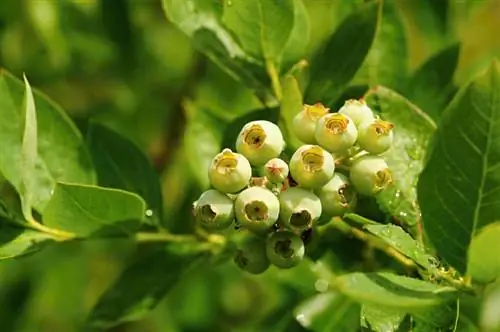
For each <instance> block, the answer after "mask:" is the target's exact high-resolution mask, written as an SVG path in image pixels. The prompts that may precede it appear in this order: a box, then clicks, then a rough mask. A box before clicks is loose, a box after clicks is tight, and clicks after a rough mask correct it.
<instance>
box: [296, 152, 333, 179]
mask: <svg viewBox="0 0 500 332" xmlns="http://www.w3.org/2000/svg"><path fill="white" fill-rule="evenodd" d="M334 171H335V161H334V160H333V157H332V155H331V154H330V153H328V152H327V151H325V150H324V149H323V148H322V147H320V146H319V145H303V146H301V147H300V148H298V149H297V150H296V151H295V152H294V154H293V155H292V158H291V159H290V174H291V175H292V178H293V180H294V181H295V182H297V184H298V185H300V186H301V187H303V188H312V189H314V188H320V187H322V186H324V185H325V184H326V183H327V182H328V181H329V180H330V179H331V178H332V177H333V172H334Z"/></svg>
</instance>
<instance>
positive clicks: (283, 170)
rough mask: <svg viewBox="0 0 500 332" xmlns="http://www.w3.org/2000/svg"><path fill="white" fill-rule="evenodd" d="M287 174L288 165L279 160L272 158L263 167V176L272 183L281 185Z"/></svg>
mask: <svg viewBox="0 0 500 332" xmlns="http://www.w3.org/2000/svg"><path fill="white" fill-rule="evenodd" d="M288 172H289V169H288V164H287V163H286V162H285V161H284V160H282V159H279V158H273V159H271V160H269V161H268V162H267V163H266V164H265V165H264V174H265V175H266V178H267V179H268V180H269V182H272V183H283V181H285V179H286V178H287V177H288Z"/></svg>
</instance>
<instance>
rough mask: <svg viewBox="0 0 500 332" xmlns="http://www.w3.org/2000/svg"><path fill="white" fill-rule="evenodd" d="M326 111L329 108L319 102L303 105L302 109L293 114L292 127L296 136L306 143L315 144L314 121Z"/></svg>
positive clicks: (326, 112)
mask: <svg viewBox="0 0 500 332" xmlns="http://www.w3.org/2000/svg"><path fill="white" fill-rule="evenodd" d="M328 111H330V109H329V108H326V107H325V106H324V105H323V104H321V103H316V104H314V105H307V104H306V105H304V108H303V109H302V111H301V112H299V113H297V115H295V117H294V118H293V122H292V129H293V132H294V133H295V135H296V136H297V138H298V139H299V140H301V141H302V142H304V143H306V144H316V139H315V138H314V132H315V130H316V122H318V119H319V118H321V117H322V116H323V115H325V114H328Z"/></svg>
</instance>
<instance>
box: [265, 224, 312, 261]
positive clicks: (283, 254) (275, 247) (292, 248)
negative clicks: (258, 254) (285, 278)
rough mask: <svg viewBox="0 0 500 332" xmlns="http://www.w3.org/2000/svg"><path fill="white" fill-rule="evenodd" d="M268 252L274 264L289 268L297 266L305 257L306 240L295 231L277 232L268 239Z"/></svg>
mask: <svg viewBox="0 0 500 332" xmlns="http://www.w3.org/2000/svg"><path fill="white" fill-rule="evenodd" d="M266 253H267V257H268V258H269V261H270V262H271V263H272V264H273V265H275V266H277V267H279V268H282V269H289V268H291V267H294V266H297V265H298V264H299V263H300V262H301V261H302V259H303V258H304V253H305V247H304V242H303V241H302V239H301V238H300V237H299V236H298V235H296V234H295V233H293V232H290V231H280V232H275V233H273V234H271V236H270V237H269V238H268V239H267V245H266Z"/></svg>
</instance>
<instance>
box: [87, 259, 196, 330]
mask: <svg viewBox="0 0 500 332" xmlns="http://www.w3.org/2000/svg"><path fill="white" fill-rule="evenodd" d="M202 257H203V256H202V255H200V254H199V253H197V254H191V255H188V254H176V253H174V252H171V251H169V250H162V251H156V252H153V253H152V254H150V255H148V256H147V257H143V258H141V259H140V260H138V261H136V262H134V263H132V264H131V265H130V266H129V267H127V268H126V269H125V271H124V272H123V273H122V274H121V276H120V277H119V278H118V280H117V281H116V282H115V283H114V284H113V285H112V286H111V287H110V288H109V289H108V290H107V291H106V292H105V293H104V294H103V295H102V296H101V298H100V299H99V301H98V302H97V304H96V305H95V306H94V308H93V309H92V312H91V313H90V315H89V318H88V320H87V324H88V325H89V326H92V327H98V328H106V329H108V328H111V327H113V326H116V325H119V324H122V323H124V322H130V321H135V320H139V319H141V318H142V317H144V316H145V315H146V314H147V313H148V312H150V311H151V310H152V309H154V308H155V307H156V305H157V304H158V302H160V300H161V299H162V298H163V297H164V296H165V295H166V294H167V293H168V292H169V291H170V290H171V289H172V288H173V287H174V286H175V284H176V283H177V281H179V279H180V278H182V277H183V276H184V275H185V274H186V273H187V272H188V271H189V270H190V268H192V266H193V264H194V263H196V261H198V260H200V259H201V258H202Z"/></svg>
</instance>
